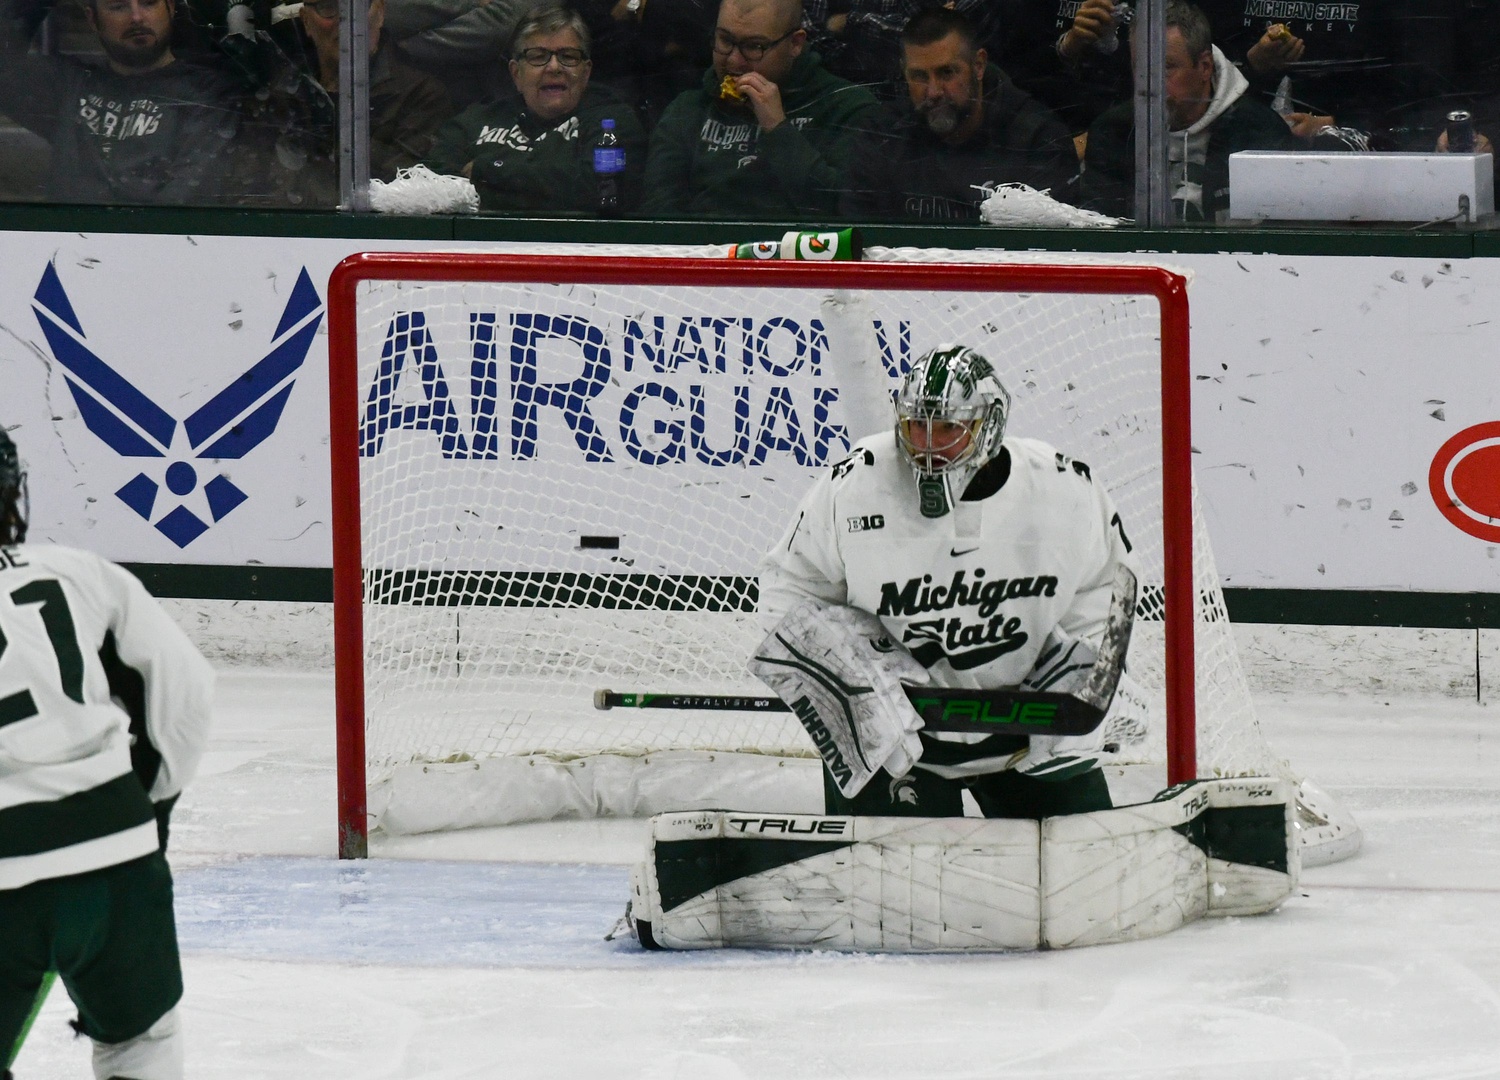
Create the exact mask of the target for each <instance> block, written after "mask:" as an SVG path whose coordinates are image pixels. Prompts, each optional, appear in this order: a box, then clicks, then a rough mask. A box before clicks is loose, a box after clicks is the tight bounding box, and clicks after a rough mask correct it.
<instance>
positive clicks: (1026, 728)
mask: <svg viewBox="0 0 1500 1080" xmlns="http://www.w3.org/2000/svg"><path fill="white" fill-rule="evenodd" d="M906 697H907V700H908V701H910V702H911V705H912V708H913V709H915V710H916V711H917V714H918V715H919V716H921V717H922V722H923V727H924V729H925V730H927V731H961V732H967V733H975V732H977V733H979V734H983V735H995V734H1011V735H1087V734H1088V733H1089V732H1091V731H1093V730H1094V729H1095V728H1097V727H1098V726H1099V723H1100V721H1102V720H1103V719H1104V709H1102V708H1100V707H1098V706H1097V705H1094V704H1091V703H1089V702H1086V701H1083V700H1081V699H1079V698H1076V697H1074V696H1073V695H1071V694H1055V693H1048V692H1046V691H1026V690H960V689H954V688H950V687H928V686H908V687H907V688H906ZM1107 704H1108V703H1107V702H1106V705H1107ZM594 708H596V709H700V710H704V711H708V712H791V711H792V710H791V708H790V707H789V706H788V705H787V704H786V703H785V702H784V701H782V700H781V699H780V698H778V697H769V696H768V697H755V696H751V695H744V694H652V693H637V692H625V693H619V692H616V691H614V690H595V691H594Z"/></svg>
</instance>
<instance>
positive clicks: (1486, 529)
mask: <svg viewBox="0 0 1500 1080" xmlns="http://www.w3.org/2000/svg"><path fill="white" fill-rule="evenodd" d="M1427 485H1428V487H1429V488H1431V490H1432V499H1433V501H1434V502H1435V503H1437V507H1438V509H1439V510H1440V511H1442V514H1443V516H1444V517H1445V518H1447V519H1448V520H1449V521H1450V522H1452V523H1453V524H1454V525H1457V526H1458V527H1459V528H1460V529H1462V530H1463V531H1464V532H1466V533H1468V534H1469V535H1470V536H1477V537H1478V538H1479V539H1481V540H1489V541H1492V542H1494V543H1500V420H1492V421H1490V422H1489V423H1487V424H1475V425H1474V426H1473V427H1471V428H1464V430H1462V431H1460V432H1459V433H1458V434H1457V435H1455V436H1453V438H1451V439H1449V440H1448V441H1447V442H1445V443H1444V444H1443V445H1442V448H1441V449H1439V450H1438V452H1437V456H1436V457H1434V458H1433V459H1432V468H1431V469H1429V470H1428V472H1427Z"/></svg>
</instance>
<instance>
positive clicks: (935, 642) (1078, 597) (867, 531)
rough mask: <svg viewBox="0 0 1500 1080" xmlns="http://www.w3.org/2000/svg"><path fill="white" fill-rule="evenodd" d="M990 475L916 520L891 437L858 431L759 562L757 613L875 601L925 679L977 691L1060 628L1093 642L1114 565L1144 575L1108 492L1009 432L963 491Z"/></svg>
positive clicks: (865, 605) (1028, 663)
mask: <svg viewBox="0 0 1500 1080" xmlns="http://www.w3.org/2000/svg"><path fill="white" fill-rule="evenodd" d="M1007 468H1008V473H1007ZM986 474H988V475H986ZM986 480H988V481H989V486H991V487H993V486H994V485H995V483H996V481H999V484H998V488H996V489H995V490H993V491H992V492H991V493H989V494H987V495H986V497H984V498H982V499H972V500H971V499H966V500H964V501H961V502H959V503H958V505H957V506H956V507H954V509H953V510H952V511H950V512H949V513H947V514H945V515H944V516H942V517H939V518H931V517H924V516H923V515H922V513H921V510H920V507H919V500H918V490H917V484H916V480H915V478H914V477H913V475H912V471H911V467H910V466H909V464H908V463H907V461H906V459H905V458H904V457H903V455H902V454H901V453H900V451H899V449H898V447H897V445H896V439H895V435H894V434H893V433H892V432H889V431H888V432H884V433H881V434H878V435H873V436H870V437H869V438H866V439H862V440H861V441H860V442H859V443H857V444H856V445H855V447H854V451H853V453H851V454H850V455H849V457H847V458H846V459H844V460H843V461H841V462H839V463H838V464H837V465H834V466H833V467H832V468H830V469H829V470H828V471H826V472H825V473H824V474H823V475H822V476H820V477H819V478H818V479H817V481H815V483H814V484H813V487H812V489H811V490H810V491H809V492H808V493H807V495H806V496H805V497H804V498H803V500H802V502H801V504H800V505H799V506H798V509H797V512H796V513H795V515H794V516H793V519H792V521H791V523H790V525H789V526H788V528H787V531H786V532H785V533H784V534H783V536H782V537H781V539H780V541H779V542H778V543H777V544H776V546H775V547H774V548H773V549H772V550H771V551H770V552H769V553H767V555H766V556H765V557H764V558H763V559H762V560H761V563H760V567H759V574H760V613H761V617H762V621H763V623H764V624H765V625H766V626H767V627H768V628H769V627H771V626H774V625H775V624H776V623H777V622H778V621H779V620H780V619H781V618H782V617H783V616H784V615H785V614H786V613H787V612H789V611H791V610H792V609H794V608H796V607H797V606H798V605H800V604H802V603H803V602H804V601H806V600H808V599H818V600H822V601H824V602H827V603H833V604H847V605H850V606H852V607H857V608H861V609H863V610H866V611H871V612H874V613H875V614H876V615H877V616H879V618H880V620H881V622H882V623H883V624H884V625H885V627H886V628H887V629H888V630H889V631H890V632H891V635H892V637H893V639H894V640H896V641H899V642H900V643H901V644H902V645H904V646H905V647H906V648H907V649H908V650H909V651H910V652H911V654H912V656H913V657H915V658H916V659H917V660H918V661H919V662H920V663H921V664H922V665H923V666H924V667H925V668H927V669H928V672H929V674H930V676H931V679H932V684H933V685H935V686H950V687H963V688H971V689H998V688H1001V687H1013V686H1017V685H1019V684H1020V683H1021V682H1022V680H1023V679H1025V678H1026V676H1027V675H1028V674H1029V673H1030V672H1031V671H1032V669H1033V667H1034V666H1035V664H1036V662H1037V658H1038V656H1039V654H1040V653H1041V651H1042V647H1043V645H1044V644H1045V643H1046V642H1047V639H1048V637H1049V635H1051V634H1052V633H1053V631H1054V630H1061V631H1063V632H1065V633H1067V634H1069V635H1071V636H1074V637H1078V638H1082V639H1084V640H1086V641H1088V642H1089V643H1090V644H1092V645H1093V646H1095V647H1096V648H1097V647H1098V645H1099V643H1100V639H1101V638H1102V636H1103V633H1104V628H1105V624H1106V620H1107V618H1108V616H1109V612H1110V604H1111V600H1112V598H1113V590H1114V583H1115V579H1116V572H1117V570H1118V569H1119V568H1120V567H1121V566H1122V565H1123V566H1124V567H1126V568H1128V569H1129V570H1130V571H1131V572H1132V573H1134V574H1136V575H1137V576H1138V574H1139V571H1138V569H1137V567H1136V564H1135V560H1134V559H1133V558H1132V556H1131V549H1130V541H1129V539H1128V538H1127V532H1126V529H1125V527H1124V524H1123V523H1122V522H1121V520H1120V517H1119V515H1118V514H1117V513H1116V511H1115V508H1114V505H1113V503H1112V502H1111V500H1110V498H1109V495H1108V494H1107V493H1106V492H1105V491H1104V488H1103V486H1102V485H1101V484H1100V483H1098V482H1096V481H1095V480H1094V478H1093V477H1092V475H1091V474H1090V471H1089V468H1088V466H1087V465H1086V464H1084V463H1083V462H1080V461H1075V460H1073V459H1071V458H1069V457H1068V456H1066V455H1065V454H1062V453H1060V452H1059V451H1057V450H1055V449H1054V448H1053V447H1051V446H1049V445H1047V444H1046V443H1044V442H1040V441H1038V440H1035V439H1017V438H1006V439H1005V440H1004V442H1003V444H1002V450H1001V452H1000V453H999V454H998V455H997V457H996V459H995V460H994V461H992V462H991V463H990V464H989V465H988V466H987V467H986V473H985V474H981V475H980V477H979V478H977V479H976V482H975V484H974V485H971V487H970V494H973V492H974V489H975V487H980V486H984V482H985V481H986Z"/></svg>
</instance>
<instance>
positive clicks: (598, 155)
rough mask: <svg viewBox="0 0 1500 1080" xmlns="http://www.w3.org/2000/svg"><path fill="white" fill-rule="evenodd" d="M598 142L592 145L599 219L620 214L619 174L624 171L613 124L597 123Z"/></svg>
mask: <svg viewBox="0 0 1500 1080" xmlns="http://www.w3.org/2000/svg"><path fill="white" fill-rule="evenodd" d="M599 128H600V131H599V140H598V141H597V142H596V143H594V180H595V181H596V182H597V183H598V185H599V202H598V210H599V216H600V217H614V216H615V215H616V214H618V213H619V212H620V174H621V173H622V172H624V171H625V148H624V147H622V146H621V145H620V140H619V138H618V137H617V136H616V135H615V122H614V121H613V120H610V119H606V120H601V121H599Z"/></svg>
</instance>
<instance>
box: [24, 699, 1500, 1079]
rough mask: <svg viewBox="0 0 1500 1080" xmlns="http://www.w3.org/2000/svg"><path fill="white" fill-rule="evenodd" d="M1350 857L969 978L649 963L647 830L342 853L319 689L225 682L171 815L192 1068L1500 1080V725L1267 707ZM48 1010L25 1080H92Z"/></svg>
mask: <svg viewBox="0 0 1500 1080" xmlns="http://www.w3.org/2000/svg"><path fill="white" fill-rule="evenodd" d="M1257 704H1258V706H1259V708H1260V711H1261V714H1262V719H1263V721H1264V722H1265V724H1266V726H1267V729H1268V735H1269V737H1270V740H1271V742H1272V745H1274V746H1275V747H1277V749H1278V750H1279V751H1280V752H1282V753H1284V754H1286V755H1287V756H1288V757H1289V758H1291V759H1292V760H1293V761H1294V762H1295V763H1296V764H1297V766H1298V767H1299V768H1301V769H1302V770H1304V771H1305V772H1307V773H1308V774H1309V775H1311V776H1312V777H1314V778H1315V779H1316V780H1317V781H1318V782H1319V783H1321V784H1322V785H1323V786H1324V787H1326V788H1328V789H1329V790H1330V791H1332V792H1333V793H1335V794H1336V795H1337V796H1338V797H1339V798H1340V799H1342V800H1343V801H1344V802H1345V803H1346V805H1347V806H1348V807H1349V809H1350V810H1351V811H1353V813H1354V814H1355V815H1356V816H1357V817H1358V819H1359V821H1360V824H1361V825H1362V827H1363V829H1364V833H1365V843H1366V847H1365V851H1364V852H1363V853H1362V854H1360V855H1359V856H1357V857H1356V858H1355V859H1353V860H1350V861H1348V862H1345V863H1340V864H1336V865H1334V866H1328V867H1323V868H1319V869H1316V870H1312V871H1309V872H1308V873H1307V874H1306V875H1305V876H1304V880H1303V887H1302V888H1301V889H1300V890H1299V894H1298V895H1297V896H1296V897H1294V898H1293V900H1292V901H1290V902H1289V903H1288V904H1287V905H1285V906H1284V907H1283V908H1282V909H1281V910H1280V911H1278V912H1276V913H1275V914H1272V915H1269V916H1263V917H1260V918H1253V919H1231V920H1215V921H1212V922H1201V923H1196V924H1194V925H1191V926H1188V927H1186V928H1184V929H1183V930H1180V931H1178V932H1176V933H1174V934H1171V935H1168V936H1166V937H1162V938H1157V939H1155V940H1152V941H1144V942H1136V943H1133V944H1129V945H1113V946H1102V947H1098V948H1092V949H1080V950H1076V951H1069V952H1054V953H1037V954H1025V955H988V956H968V957H957V958H943V957H892V956H841V955H826V954H788V953H767V952H741V951H726V952H712V953H697V954H662V953H649V954H648V953H644V952H642V951H640V950H639V949H638V948H636V947H635V946H634V945H633V944H630V943H628V942H620V941H615V942H606V941H605V940H604V934H605V933H606V931H607V930H608V929H609V927H610V925H611V923H613V921H614V919H615V918H616V917H617V916H618V914H619V913H620V911H621V910H622V909H623V906H624V901H625V894H626V871H625V864H628V863H629V862H632V861H634V860H635V859H636V858H638V856H639V854H640V852H641V851H642V850H643V846H644V829H643V826H642V823H640V822H635V821H598V822H572V823H549V824H541V825H526V826H514V827H511V828H507V829H487V830H474V831H472V832H469V833H464V834H453V835H446V836H437V837H403V838H399V839H398V840H384V841H382V840H380V839H379V838H378V837H377V839H376V843H375V845H374V847H375V854H376V857H375V858H373V859H371V860H370V861H369V862H367V863H363V864H347V863H346V864H339V863H338V862H337V861H336V860H334V859H333V851H334V830H333V821H334V809H333V808H334V778H333V739H332V688H331V683H330V681H329V680H328V679H326V678H324V677H321V676H309V675H273V674H253V673H252V674H245V673H226V674H225V676H224V677H223V679H222V682H221V693H220V704H219V706H218V709H217V713H216V716H217V721H218V727H217V730H216V733H215V736H214V741H213V745H212V748H211V750H210V753H209V755H208V757H207V759H206V761H205V768H204V774H203V775H202V776H201V777H200V779H199V781H198V782H197V784H196V785H195V786H194V787H193V788H191V789H190V790H189V792H188V793H187V795H185V796H184V798H183V801H182V804H181V806H180V807H179V809H178V811H177V815H176V817H175V819H174V825H173V839H172V861H173V864H174V868H175V871H176V878H177V890H178V919H179V927H180V936H181V941H182V948H183V956H184V968H185V974H186V979H187V996H186V998H185V999H184V1003H183V1013H184V1018H185V1023H186V1027H187V1033H188V1056H189V1076H190V1077H192V1078H194V1080H217V1078H225V1080H228V1078H234V1080H247V1078H256V1077H268V1078H281V1077H297V1078H323V1077H327V1078H330V1080H343V1078H349V1080H381V1078H392V1080H394V1078H430V1080H439V1078H442V1080H456V1078H471V1077H472V1078H479V1077H505V1078H513V1077H514V1078H533V1077H537V1078H542V1077H546V1078H552V1077H556V1078H559V1080H561V1078H569V1080H572V1078H588V1080H615V1078H630V1080H741V1078H754V1080H762V1078H764V1080H802V1078H807V1080H814V1078H817V1080H821V1078H860V1080H886V1078H889V1080H921V1078H926V1077H943V1078H969V1077H974V1078H981V1077H986V1078H987V1077H1006V1078H1010V1077H1016V1078H1032V1077H1035V1078H1042V1077H1047V1078H1058V1077H1086V1078H1095V1077H1099V1078H1103V1077H1110V1078H1116V1077H1118V1078H1137V1077H1138V1078H1142V1080H1146V1078H1150V1080H1177V1078H1183V1080H1186V1078H1189V1077H1191V1078H1199V1077H1212V1078H1213V1080H1239V1078H1245V1080H1252V1078H1253V1080H1261V1078H1272V1080H1296V1078H1308V1080H1312V1078H1345V1077H1372V1078H1382V1077H1390V1078H1393V1080H1394V1078H1401V1080H1407V1078H1459V1077H1474V1078H1480V1077H1500V708H1496V707H1493V706H1491V707H1483V706H1479V705H1476V704H1474V703H1473V702H1466V701H1462V700H1455V699H1435V698H1434V699H1424V700H1420V701H1418V700H1398V699H1389V700H1387V699H1383V698H1382V699H1362V700H1361V699H1349V698H1338V699H1335V698H1329V697H1321V698H1320V697H1297V698H1266V697H1261V698H1259V699H1258V701H1257ZM71 1015H72V1013H71V1010H70V1008H69V1006H68V1003H67V1001H66V998H65V996H64V995H63V994H62V993H61V992H60V991H58V992H55V993H54V994H53V997H52V999H51V1000H50V1001H49V1002H48V1004H47V1006H46V1008H45V1009H44V1010H43V1012H42V1015H41V1017H40V1019H39V1021H38V1024H37V1027H36V1029H35V1031H34V1032H33V1033H32V1036H31V1038H30V1040H29V1041H28V1043H27V1045H26V1048H25V1050H24V1051H23V1053H22V1055H21V1057H20V1059H19V1061H18V1062H17V1066H18V1067H17V1078H18V1080H63V1078H69V1080H72V1078H82V1077H86V1076H88V1075H90V1073H89V1066H88V1047H87V1044H86V1042H83V1041H79V1040H74V1039H73V1038H72V1035H71V1032H70V1031H69V1029H68V1028H67V1026H66V1023H65V1021H66V1019H67V1018H68V1017H69V1016H71Z"/></svg>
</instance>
